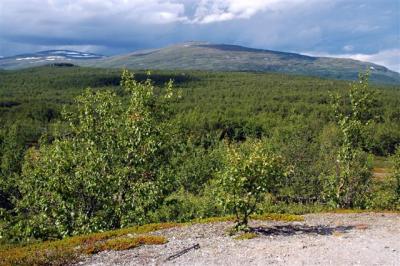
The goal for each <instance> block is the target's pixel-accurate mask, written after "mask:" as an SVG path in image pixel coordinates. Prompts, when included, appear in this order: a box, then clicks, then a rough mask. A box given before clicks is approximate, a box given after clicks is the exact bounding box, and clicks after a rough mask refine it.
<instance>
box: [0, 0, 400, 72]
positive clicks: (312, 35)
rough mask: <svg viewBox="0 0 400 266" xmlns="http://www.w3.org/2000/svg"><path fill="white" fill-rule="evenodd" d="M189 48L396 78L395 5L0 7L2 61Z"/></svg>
mask: <svg viewBox="0 0 400 266" xmlns="http://www.w3.org/2000/svg"><path fill="white" fill-rule="evenodd" d="M187 41H205V42H211V43H225V44H236V45H243V46H248V47H253V48H260V49H269V50H278V51H287V52H296V53H303V54H308V55H318V56H334V57H349V58H354V59H358V60H363V61H370V62H374V63H377V64H380V65H384V66H386V67H388V68H390V69H392V70H395V71H398V72H400V0H198V1H196V0H165V1H160V0H0V56H10V55H15V54H20V53H27V52H36V51H41V50H49V49H71V50H78V51H82V52H95V53H101V54H105V55H114V54H121V53H127V52H132V51H136V50H140V49H149V48H158V47H164V46H168V45H173V44H176V43H182V42H187Z"/></svg>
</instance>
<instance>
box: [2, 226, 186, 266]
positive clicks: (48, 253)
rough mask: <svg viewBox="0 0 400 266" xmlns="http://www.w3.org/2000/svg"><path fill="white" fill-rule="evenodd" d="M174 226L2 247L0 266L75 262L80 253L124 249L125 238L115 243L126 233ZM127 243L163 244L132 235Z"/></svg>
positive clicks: (133, 244)
mask: <svg viewBox="0 0 400 266" xmlns="http://www.w3.org/2000/svg"><path fill="white" fill-rule="evenodd" d="M176 226H180V224H176V223H162V224H148V225H143V226H134V227H128V228H123V229H118V230H113V231H107V232H101V233H94V234H89V235H82V236H75V237H69V238H65V239H63V240H57V241H45V242H42V243H37V244H28V245H26V246H17V247H6V248H2V249H0V265H63V264H67V263H68V264H70V263H73V262H76V261H77V260H78V259H79V257H80V256H81V255H82V254H93V253H97V252H99V251H102V250H106V249H108V248H110V249H117V248H118V247H120V248H121V249H122V248H123V247H124V246H125V247H126V248H128V247H129V245H128V238H121V240H119V239H118V237H121V236H124V235H128V234H145V233H149V232H153V231H157V230H161V229H167V228H171V227H176ZM111 238H116V239H111ZM108 239H111V240H108ZM106 240H108V241H106ZM112 240H113V241H114V242H113V241H112ZM109 241H111V242H109ZM119 241H121V244H120V246H118V244H117V243H118V242H119ZM129 241H130V243H131V244H130V245H131V246H132V247H136V246H138V245H143V244H149V245H152V244H160V243H165V242H166V239H165V238H163V237H156V236H136V237H134V238H131V239H129Z"/></svg>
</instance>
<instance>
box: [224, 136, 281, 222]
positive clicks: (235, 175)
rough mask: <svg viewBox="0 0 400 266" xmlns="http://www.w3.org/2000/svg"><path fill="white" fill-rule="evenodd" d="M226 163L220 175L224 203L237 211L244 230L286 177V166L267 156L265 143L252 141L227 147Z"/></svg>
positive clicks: (270, 155) (279, 159) (236, 213)
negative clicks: (250, 218)
mask: <svg viewBox="0 0 400 266" xmlns="http://www.w3.org/2000/svg"><path fill="white" fill-rule="evenodd" d="M224 163H225V166H224V168H223V170H222V171H220V173H219V175H218V181H219V184H220V188H221V189H222V193H221V194H220V199H221V200H222V201H223V202H224V204H225V206H226V207H227V208H229V209H232V210H233V212H234V213H235V215H236V218H237V228H238V229H242V227H246V226H247V222H248V218H249V216H250V215H251V214H252V213H254V212H255V211H256V209H257V204H258V203H260V202H261V201H262V199H263V198H264V196H265V193H266V192H269V191H271V190H272V189H273V187H274V186H275V185H276V184H277V183H278V182H279V179H281V178H283V177H284V176H285V174H286V173H285V165H284V162H283V160H282V158H281V157H279V156H276V155H274V154H271V153H269V152H267V151H266V150H265V148H264V147H263V144H262V142H261V141H251V140H249V141H247V142H246V143H242V144H237V145H230V146H227V147H226V155H225V161H224Z"/></svg>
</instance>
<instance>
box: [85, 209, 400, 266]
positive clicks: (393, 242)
mask: <svg viewBox="0 0 400 266" xmlns="http://www.w3.org/2000/svg"><path fill="white" fill-rule="evenodd" d="M304 218H305V221H304V222H290V223H284V222H260V221H257V222H256V221H254V222H252V223H251V227H252V228H253V229H254V230H255V231H256V232H257V234H258V237H256V238H253V239H248V240H235V239H234V238H233V237H231V236H228V235H227V233H226V232H227V231H228V230H229V228H231V227H232V225H233V224H232V223H213V224H196V225H193V226H188V227H181V228H171V229H167V230H162V231H158V232H154V234H158V235H163V236H165V237H167V238H168V240H169V242H168V243H167V244H165V245H160V246H141V247H139V248H136V249H132V250H126V251H119V252H115V251H107V252H102V253H99V254H97V255H95V256H92V257H90V258H87V259H86V260H85V261H83V262H81V263H79V265H242V266H243V265H268V264H271V265H400V214H387V213H385V214H383V213H362V214H310V215H305V216H304ZM195 244H199V245H200V248H198V249H193V250H190V251H189V252H187V253H186V254H183V255H182V256H180V257H178V258H175V259H172V260H167V258H168V257H170V256H171V255H174V254H177V253H178V252H180V251H182V250H184V249H185V248H188V247H190V246H193V245H195Z"/></svg>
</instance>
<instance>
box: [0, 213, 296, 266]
mask: <svg viewBox="0 0 400 266" xmlns="http://www.w3.org/2000/svg"><path fill="white" fill-rule="evenodd" d="M251 218H252V219H255V220H264V221H302V220H303V217H301V216H298V215H287V214H264V215H253V216H252V217H251ZM228 221H232V222H233V221H235V217H234V216H225V217H212V218H204V219H196V220H193V221H191V222H187V223H159V224H147V225H142V226H134V227H128V228H123V229H117V230H113V231H107V232H100V233H93V234H88V235H82V236H74V237H68V238H65V239H63V240H57V241H46V242H41V243H35V244H28V245H25V246H16V247H10V246H8V247H5V246H3V247H2V248H0V265H64V264H71V263H73V262H77V261H78V260H79V257H80V256H81V255H83V254H95V253H98V252H101V251H103V250H124V249H130V248H135V247H137V246H140V245H160V244H164V243H166V242H167V239H166V238H164V237H162V236H152V235H143V234H147V233H149V232H153V231H157V230H162V229H168V228H172V227H178V226H189V225H192V224H196V223H216V222H228ZM129 234H132V235H134V236H133V237H131V238H129V237H127V235H129Z"/></svg>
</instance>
